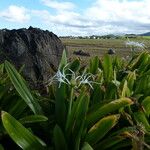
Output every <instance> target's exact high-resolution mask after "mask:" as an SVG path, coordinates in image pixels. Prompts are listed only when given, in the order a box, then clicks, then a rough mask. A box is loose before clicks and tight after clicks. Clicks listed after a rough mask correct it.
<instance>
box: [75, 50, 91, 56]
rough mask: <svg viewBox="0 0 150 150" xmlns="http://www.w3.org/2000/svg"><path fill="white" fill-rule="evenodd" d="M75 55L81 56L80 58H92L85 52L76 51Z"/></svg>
mask: <svg viewBox="0 0 150 150" xmlns="http://www.w3.org/2000/svg"><path fill="white" fill-rule="evenodd" d="M73 54H75V55H80V56H90V54H89V53H88V52H84V51H83V50H77V51H74V52H73Z"/></svg>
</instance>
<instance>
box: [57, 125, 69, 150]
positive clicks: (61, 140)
mask: <svg viewBox="0 0 150 150" xmlns="http://www.w3.org/2000/svg"><path fill="white" fill-rule="evenodd" d="M54 142H55V149H56V150H67V143H66V140H65V137H64V134H63V132H62V130H61V128H60V127H59V126H58V125H56V126H55V128H54Z"/></svg>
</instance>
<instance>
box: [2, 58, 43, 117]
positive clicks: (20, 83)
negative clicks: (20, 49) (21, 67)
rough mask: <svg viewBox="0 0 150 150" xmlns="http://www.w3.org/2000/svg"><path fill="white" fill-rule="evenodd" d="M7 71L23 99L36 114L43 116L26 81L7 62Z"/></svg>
mask: <svg viewBox="0 0 150 150" xmlns="http://www.w3.org/2000/svg"><path fill="white" fill-rule="evenodd" d="M4 64H5V69H6V71H7V74H8V76H9V77H10V79H11V81H12V83H13V85H14V87H15V89H16V90H17V92H18V93H19V94H20V96H21V97H22V99H23V100H24V101H25V102H26V104H27V105H28V106H29V107H30V108H31V110H32V111H33V112H34V113H35V114H42V110H41V107H40V105H39V103H38V101H37V100H36V99H34V98H33V96H32V94H31V92H30V90H29V89H28V88H27V85H26V83H25V80H24V79H23V78H22V77H21V75H20V74H19V73H18V72H17V70H16V69H15V68H14V67H13V66H12V65H11V64H10V63H9V62H8V61H5V63H4Z"/></svg>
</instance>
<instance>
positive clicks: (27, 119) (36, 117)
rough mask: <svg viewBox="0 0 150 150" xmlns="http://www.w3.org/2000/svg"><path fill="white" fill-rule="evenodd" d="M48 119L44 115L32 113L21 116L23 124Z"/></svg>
mask: <svg viewBox="0 0 150 150" xmlns="http://www.w3.org/2000/svg"><path fill="white" fill-rule="evenodd" d="M47 120H48V118H47V117H45V116H43V115H30V116H26V117H24V118H21V119H20V120H19V121H20V122H21V123H22V124H26V123H36V122H43V121H47Z"/></svg>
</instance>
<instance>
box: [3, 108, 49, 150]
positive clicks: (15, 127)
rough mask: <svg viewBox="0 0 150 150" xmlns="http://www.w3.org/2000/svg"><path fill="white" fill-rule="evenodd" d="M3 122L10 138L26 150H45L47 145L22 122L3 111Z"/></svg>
mask: <svg viewBox="0 0 150 150" xmlns="http://www.w3.org/2000/svg"><path fill="white" fill-rule="evenodd" d="M1 117H2V122H3V126H4V128H5V129H6V131H7V133H8V134H9V136H10V137H11V138H12V139H13V140H14V142H15V143H16V144H17V145H18V146H20V147H21V148H22V149H24V150H31V149H32V150H44V149H45V146H46V145H45V143H43V142H42V141H41V140H39V138H37V137H36V136H35V135H33V134H32V133H31V132H30V131H29V130H28V129H26V128H25V127H24V126H23V125H22V124H21V123H20V122H18V121H17V120H16V119H15V118H14V117H12V116H11V115H10V114H8V113H7V112H4V111H2V115H1Z"/></svg>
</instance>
